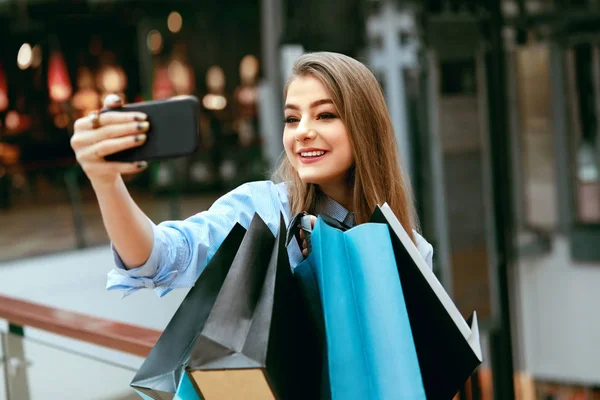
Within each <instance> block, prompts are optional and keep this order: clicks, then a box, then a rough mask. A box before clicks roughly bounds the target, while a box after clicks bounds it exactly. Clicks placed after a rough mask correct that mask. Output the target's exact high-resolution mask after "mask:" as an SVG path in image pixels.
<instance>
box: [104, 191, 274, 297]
mask: <svg viewBox="0 0 600 400" xmlns="http://www.w3.org/2000/svg"><path fill="white" fill-rule="evenodd" d="M280 210H281V202H280V200H279V197H278V194H277V190H276V189H275V187H274V185H273V184H272V183H271V182H252V183H247V184H244V185H242V186H240V187H238V188H237V189H235V190H233V191H231V192H229V193H227V194H226V195H224V196H223V197H221V198H220V199H218V200H217V201H216V202H215V203H214V204H213V205H212V206H211V207H210V208H209V209H208V210H207V211H203V212H201V213H198V214H196V215H194V216H192V217H190V218H188V219H186V220H183V221H166V222H162V223H160V224H158V225H156V224H154V223H152V230H153V233H154V243H153V246H152V252H151V253H150V257H149V258H148V260H147V261H146V263H144V264H143V265H141V266H140V267H138V268H133V269H129V270H127V269H126V268H125V266H124V264H123V261H122V260H121V258H120V256H119V254H118V253H117V251H116V250H115V249H114V247H112V246H111V247H112V251H113V255H114V260H115V268H114V269H113V270H111V271H110V272H109V273H108V280H107V289H108V290H121V291H123V292H124V295H129V294H131V293H133V292H135V291H137V290H139V289H141V288H151V289H154V290H155V291H156V293H157V294H158V295H159V296H161V297H162V296H164V295H165V294H167V293H168V292H170V291H171V290H172V289H175V288H189V287H192V286H193V285H194V282H196V279H198V276H199V275H200V273H201V272H202V271H203V270H204V267H205V266H206V264H207V263H208V262H209V261H210V259H211V258H212V256H213V255H214V254H215V252H216V251H217V249H218V248H219V246H220V245H221V243H223V241H224V240H225V238H226V237H227V235H228V234H229V232H230V231H231V229H232V228H233V226H234V225H235V223H236V222H237V223H239V224H241V225H242V226H243V227H244V228H246V229H247V228H248V227H249V226H250V222H251V220H252V218H253V217H254V214H255V213H258V214H259V215H260V216H261V218H262V219H263V221H265V223H266V224H267V225H268V226H269V228H270V229H271V231H272V232H273V233H274V234H276V233H277V230H278V229H279V215H280Z"/></svg>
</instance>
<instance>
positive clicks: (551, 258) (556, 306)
mask: <svg viewBox="0 0 600 400" xmlns="http://www.w3.org/2000/svg"><path fill="white" fill-rule="evenodd" d="M514 272H515V276H514V278H516V279H514V280H513V282H514V284H515V288H514V289H515V293H514V299H515V300H516V302H515V303H514V304H513V306H514V314H515V315H514V316H515V320H514V323H516V324H517V327H518V328H517V329H516V337H515V342H517V346H518V353H519V354H518V355H517V357H518V359H520V360H521V363H522V365H521V366H520V367H521V368H522V369H524V370H525V371H527V372H529V373H531V374H532V375H533V376H534V377H535V378H538V379H549V380H553V381H559V382H560V381H564V382H569V383H582V384H587V385H600V264H596V265H583V264H574V263H572V262H571V261H570V253H569V243H568V240H567V239H566V238H562V237H560V238H556V239H555V240H554V243H553V249H552V252H551V253H550V254H547V255H544V256H540V257H536V258H529V259H526V260H521V262H520V263H519V264H518V265H517V268H516V270H515V271H514Z"/></svg>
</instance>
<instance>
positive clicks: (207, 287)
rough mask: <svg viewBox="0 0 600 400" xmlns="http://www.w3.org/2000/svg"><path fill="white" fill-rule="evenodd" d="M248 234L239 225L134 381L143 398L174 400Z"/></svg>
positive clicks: (208, 265) (199, 280)
mask: <svg viewBox="0 0 600 400" xmlns="http://www.w3.org/2000/svg"><path fill="white" fill-rule="evenodd" d="M245 233H246V230H245V229H244V228H243V227H242V226H241V225H239V224H236V225H235V226H234V227H233V228H232V230H231V231H230V233H229V234H228V235H227V237H226V238H225V240H224V241H223V243H222V244H221V246H220V247H219V249H218V250H217V252H216V253H215V255H214V256H213V258H212V259H211V261H210V262H209V263H208V264H207V265H206V268H205V269H204V271H202V274H201V275H200V276H199V277H198V279H197V280H196V283H195V285H194V287H192V288H191V289H190V291H189V292H188V294H187V295H186V296H185V298H184V299H183V301H182V303H181V305H180V306H179V308H178V309H177V311H176V312H175V314H174V315H173V317H172V318H171V320H170V321H169V323H168V324H167V327H166V328H165V330H164V331H163V333H162V334H161V336H160V337H159V339H158V341H157V342H156V344H155V345H154V347H153V348H152V350H151V351H150V353H149V354H148V357H147V358H146V360H144V362H143V363H142V366H141V367H140V369H139V370H138V371H137V373H136V374H135V376H134V378H133V380H132V381H131V384H130V385H131V387H133V389H135V390H136V391H137V392H138V393H139V394H140V396H142V398H145V399H156V400H165V399H168V400H170V399H172V398H173V396H174V394H175V392H176V390H177V386H178V384H179V381H180V379H181V376H182V375H183V373H184V368H185V366H186V365H187V360H188V358H189V355H190V350H191V346H192V344H193V343H194V339H195V337H196V335H197V334H198V333H199V332H201V331H202V328H203V327H204V325H205V323H206V321H207V319H208V316H209V314H210V311H211V309H212V308H213V305H214V303H215V300H216V299H217V295H218V294H219V289H220V288H221V285H222V284H223V282H224V281H225V277H226V276H227V273H228V272H229V269H230V267H231V265H232V262H233V260H234V257H235V254H236V252H237V251H238V248H239V247H240V244H241V243H242V239H243V238H244V234H245Z"/></svg>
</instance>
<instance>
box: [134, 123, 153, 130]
mask: <svg viewBox="0 0 600 400" xmlns="http://www.w3.org/2000/svg"><path fill="white" fill-rule="evenodd" d="M149 127H150V124H149V123H148V121H144V122H140V123H139V124H138V125H137V129H138V131H146V130H148V128H149Z"/></svg>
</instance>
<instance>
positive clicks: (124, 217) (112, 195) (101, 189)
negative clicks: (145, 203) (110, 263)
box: [94, 177, 154, 269]
mask: <svg viewBox="0 0 600 400" xmlns="http://www.w3.org/2000/svg"><path fill="white" fill-rule="evenodd" d="M94 190H95V191H96V197H97V198H98V204H99V205H100V211H101V213H102V220H103V221H104V226H105V228H106V232H107V233H108V236H109V238H110V240H111V241H112V244H113V246H114V248H115V249H116V250H117V252H118V253H119V256H120V257H121V260H123V263H124V264H125V266H126V267H127V268H128V269H131V268H136V267H139V266H140V265H142V264H144V263H145V262H146V261H147V260H148V258H149V257H150V253H151V252H152V246H153V242H154V236H153V235H154V234H153V230H152V225H151V223H150V221H149V220H148V218H147V217H146V215H145V214H144V212H143V211H142V210H141V209H140V208H139V207H138V205H137V204H136V203H135V202H134V201H133V199H132V198H131V195H130V194H129V191H128V190H127V187H126V186H125V183H124V182H123V179H121V177H118V178H117V179H116V180H115V182H114V183H113V184H110V185H106V184H105V185H102V186H97V185H94Z"/></svg>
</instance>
